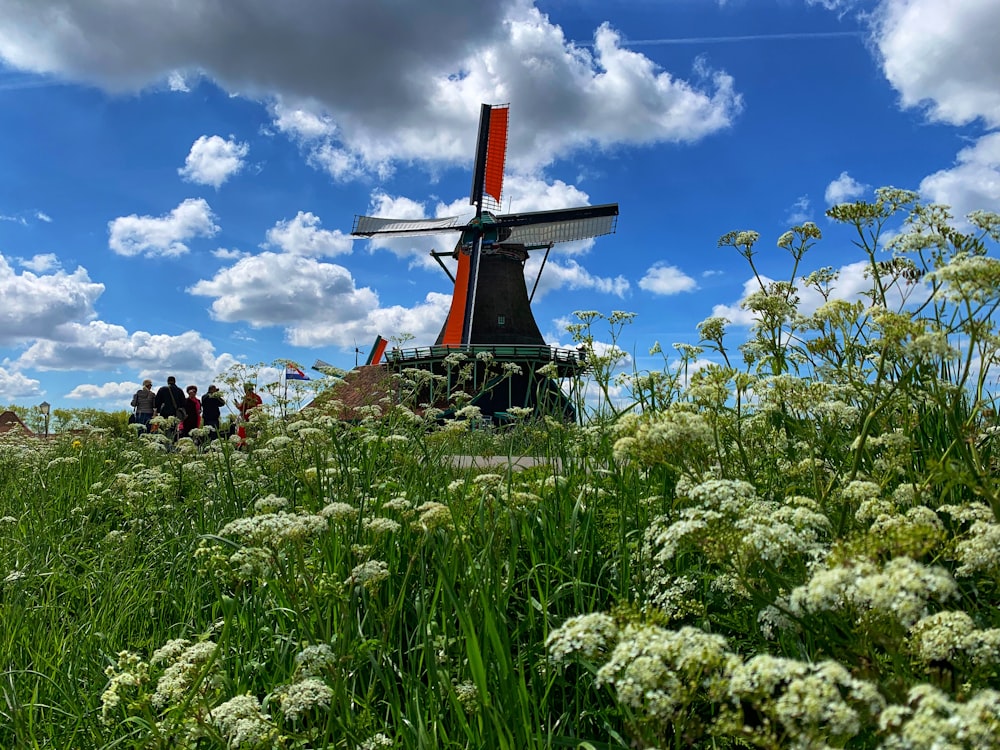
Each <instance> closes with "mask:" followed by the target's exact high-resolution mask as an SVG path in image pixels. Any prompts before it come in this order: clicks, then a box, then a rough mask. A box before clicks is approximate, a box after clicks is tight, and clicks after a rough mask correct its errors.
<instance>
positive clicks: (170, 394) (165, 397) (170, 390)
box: [155, 375, 187, 435]
mask: <svg viewBox="0 0 1000 750" xmlns="http://www.w3.org/2000/svg"><path fill="white" fill-rule="evenodd" d="M186 400H187V396H185V395H184V391H182V390H181V389H180V388H179V387H178V386H177V378H175V377H174V376H173V375H171V376H170V377H169V378H167V384H166V385H165V386H163V387H162V388H160V390H158V391H157V392H156V402H155V403H156V413H157V415H158V416H161V417H173V418H174V419H176V420H177V421H178V422H183V421H184V417H186V416H187V410H186V409H185V408H184V402H185V401H186ZM169 432H170V434H171V435H175V434H176V430H175V429H174V428H173V427H171V428H169Z"/></svg>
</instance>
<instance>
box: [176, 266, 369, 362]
mask: <svg viewBox="0 0 1000 750" xmlns="http://www.w3.org/2000/svg"><path fill="white" fill-rule="evenodd" d="M188 291H189V292H190V293H191V294H194V295H198V296H202V297H211V298H213V301H212V304H211V307H210V311H211V314H212V317H213V318H215V319H216V320H222V321H226V322H230V323H232V322H246V323H249V324H250V325H251V326H252V327H254V328H264V327H269V326H280V327H283V328H284V329H285V335H286V338H287V339H288V341H289V342H291V343H293V344H296V345H301V346H316V345H319V344H321V343H337V344H347V343H349V342H351V341H352V339H353V334H352V333H351V332H350V331H351V330H352V329H355V328H356V327H357V325H358V324H359V322H362V323H364V322H365V321H366V320H367V316H368V314H369V313H370V312H371V311H372V310H375V309H376V308H377V307H378V296H377V295H376V294H375V292H373V291H372V290H371V289H368V288H367V287H364V288H360V289H359V288H357V287H356V286H355V283H354V278H353V277H352V276H351V273H350V272H349V271H348V270H347V269H346V268H344V267H343V266H338V265H334V264H332V263H322V262H320V261H317V260H314V259H313V258H307V257H303V256H300V255H291V254H284V253H272V252H265V253H261V254H260V255H255V256H252V257H249V258H243V259H242V260H240V261H238V262H237V263H236V264H234V265H232V266H230V267H228V268H224V269H222V270H220V271H219V272H218V273H217V274H216V275H215V276H214V277H213V278H211V279H203V280H201V281H199V282H198V283H196V284H195V285H194V286H192V287H191V288H190V289H189V290H188Z"/></svg>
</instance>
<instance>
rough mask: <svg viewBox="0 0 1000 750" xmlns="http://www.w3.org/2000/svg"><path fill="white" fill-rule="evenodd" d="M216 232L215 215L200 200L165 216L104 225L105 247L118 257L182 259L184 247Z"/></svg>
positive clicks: (185, 203)
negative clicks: (105, 228)
mask: <svg viewBox="0 0 1000 750" xmlns="http://www.w3.org/2000/svg"><path fill="white" fill-rule="evenodd" d="M218 231H219V227H218V225H217V224H216V223H215V214H213V213H212V209H211V207H210V206H209V205H208V203H207V201H205V200H204V199H203V198H188V199H187V200H185V201H183V202H182V203H181V204H180V205H179V206H177V208H175V209H173V210H172V211H171V212H170V213H169V214H167V215H166V216H159V217H156V216H138V215H136V214H131V215H130V216H119V217H118V218H117V219H114V220H112V221H109V222H108V234H109V237H108V247H110V248H111V249H112V250H113V251H114V252H115V253H117V254H118V255H127V256H130V257H131V256H136V255H145V256H147V257H153V256H157V255H163V256H175V255H184V254H185V253H187V252H188V251H189V248H188V246H187V245H185V244H184V243H185V242H186V241H188V240H191V239H194V238H195V237H212V236H213V235H215V234H216V233H217V232H218Z"/></svg>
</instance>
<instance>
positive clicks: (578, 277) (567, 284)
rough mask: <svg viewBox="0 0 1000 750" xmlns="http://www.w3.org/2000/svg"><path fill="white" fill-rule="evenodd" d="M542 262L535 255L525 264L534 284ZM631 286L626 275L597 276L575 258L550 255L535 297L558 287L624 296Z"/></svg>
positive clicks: (526, 271) (539, 296)
mask: <svg viewBox="0 0 1000 750" xmlns="http://www.w3.org/2000/svg"><path fill="white" fill-rule="evenodd" d="M540 263H541V258H540V257H539V256H538V255H535V256H532V257H531V258H530V259H529V260H528V263H527V264H525V276H526V277H528V278H529V279H531V283H532V284H534V279H535V276H536V274H537V273H538V265H539V264H540ZM629 288H630V285H629V282H628V279H626V278H625V277H624V276H621V275H618V276H615V277H614V278H612V277H609V276H595V275H594V274H592V273H591V272H590V271H588V270H587V269H586V268H584V267H583V266H581V265H580V264H579V263H578V262H577V261H576V260H574V259H573V258H568V259H567V260H565V261H561V262H560V261H555V260H553V259H552V258H551V256H550V257H549V262H548V263H546V264H545V269H544V270H543V271H542V277H541V280H540V281H539V282H538V291H536V292H535V299H541V298H542V297H543V296H544V295H545V294H547V293H548V292H552V291H555V290H557V289H570V290H579V289H593V290H594V291H595V292H601V293H602V294H613V295H615V296H616V297H622V298H624V297H625V295H626V294H627V293H628V291H629Z"/></svg>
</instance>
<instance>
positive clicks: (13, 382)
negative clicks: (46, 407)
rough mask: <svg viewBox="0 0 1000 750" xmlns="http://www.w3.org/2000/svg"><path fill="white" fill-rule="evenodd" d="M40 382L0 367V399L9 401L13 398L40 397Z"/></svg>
mask: <svg viewBox="0 0 1000 750" xmlns="http://www.w3.org/2000/svg"><path fill="white" fill-rule="evenodd" d="M42 393H43V391H42V384H41V382H40V381H38V380H35V379H33V378H29V377H27V376H26V375H24V374H23V373H20V372H18V371H16V370H8V369H6V368H3V367H0V399H2V400H4V401H11V400H13V399H15V398H31V397H33V396H41V395H42Z"/></svg>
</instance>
